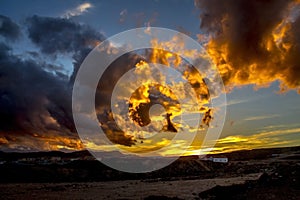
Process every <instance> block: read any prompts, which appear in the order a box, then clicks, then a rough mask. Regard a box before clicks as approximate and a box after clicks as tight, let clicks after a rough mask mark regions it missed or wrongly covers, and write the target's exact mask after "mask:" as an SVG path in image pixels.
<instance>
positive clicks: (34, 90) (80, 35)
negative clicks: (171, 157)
mask: <svg viewBox="0 0 300 200" xmlns="http://www.w3.org/2000/svg"><path fill="white" fill-rule="evenodd" d="M5 19H6V18H5ZM6 20H8V21H10V19H8V18H7V19H6ZM10 22H11V21H10ZM11 23H13V22H11ZM25 25H26V26H27V27H26V28H27V31H28V37H29V39H30V40H31V41H32V42H33V43H34V44H35V45H36V46H37V47H38V48H39V49H40V50H41V53H42V54H44V55H45V56H49V57H50V58H53V57H54V58H55V57H56V56H57V55H59V54H66V55H70V56H71V58H72V59H73V74H71V76H70V77H68V76H65V75H63V74H61V73H60V72H59V71H56V69H60V67H58V66H55V65H52V64H49V63H43V62H41V61H40V60H39V59H35V58H36V57H39V55H35V56H33V57H31V58H32V59H28V58H27V59H24V58H22V59H21V58H20V57H19V56H16V55H14V54H13V49H11V47H9V46H7V44H4V43H0V83H1V84H0V144H1V149H6V148H8V149H22V148H24V147H26V148H27V149H28V150H41V149H44V150H53V149H54V150H55V149H60V148H69V149H73V150H74V149H82V148H83V146H82V143H81V142H80V140H79V137H78V135H77V134H76V129H75V126H74V122H73V118H72V108H71V106H72V103H71V100H72V85H73V82H74V79H75V76H76V73H77V70H78V69H79V67H80V65H81V63H82V62H83V60H84V58H85V57H86V56H87V55H88V53H89V52H90V51H91V50H92V49H93V48H94V47H95V46H96V45H97V44H99V42H100V41H102V40H103V39H104V37H103V36H102V35H101V34H100V33H98V32H96V31H95V30H93V29H92V28H90V27H89V26H86V25H81V24H78V23H75V22H73V21H71V20H69V19H63V18H50V17H40V16H33V17H30V18H27V21H26V24H25ZM7 32H9V31H7ZM125 57H126V58H125V59H121V62H116V63H114V64H113V66H112V67H111V68H110V69H111V70H108V71H107V72H106V75H105V77H106V79H105V81H102V85H101V86H102V87H101V88H100V87H99V89H98V91H97V95H96V96H97V97H100V98H99V99H96V101H97V102H99V103H98V104H97V103H96V107H98V105H103V102H104V104H105V102H107V101H106V99H108V98H109V97H110V96H109V94H107V92H109V91H111V85H112V82H110V81H108V80H110V79H111V80H112V81H113V82H116V79H117V78H118V77H119V76H121V75H122V74H121V73H122V72H123V73H125V71H126V70H128V69H129V68H130V67H132V66H130V63H132V62H131V61H128V60H132V59H131V58H130V56H129V55H127V56H125ZM125 61H126V62H127V63H126V62H125ZM120 66H124V67H121V68H122V70H120V69H121V68H120ZM49 69H50V70H49ZM100 82H101V81H100ZM100 107H101V106H100ZM99 111H100V113H99V115H98V116H99V119H100V122H101V123H105V124H109V127H104V129H105V131H106V133H107V135H108V137H109V138H110V139H111V140H112V141H113V142H115V143H118V144H123V145H127V146H130V145H132V144H134V140H133V139H132V138H131V137H128V136H125V134H124V132H123V131H121V130H118V128H117V127H116V126H115V125H114V124H112V123H111V122H110V121H113V119H111V118H110V117H109V116H110V114H109V112H110V111H109V110H107V109H100V110H99ZM101 120H102V121H101ZM24 138H25V139H24ZM59 146H60V147H59Z"/></svg>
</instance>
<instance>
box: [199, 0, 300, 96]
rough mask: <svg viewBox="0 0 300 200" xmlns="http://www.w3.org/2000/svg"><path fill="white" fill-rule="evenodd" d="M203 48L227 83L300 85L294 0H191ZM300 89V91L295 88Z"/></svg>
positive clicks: (298, 22) (288, 86)
mask: <svg viewBox="0 0 300 200" xmlns="http://www.w3.org/2000/svg"><path fill="white" fill-rule="evenodd" d="M195 4H196V6H197V7H198V8H199V9H200V11H201V15H200V18H201V25H200V28H201V30H202V31H204V32H205V33H208V34H209V35H210V36H211V40H210V41H209V42H208V44H207V51H208V53H209V54H210V56H211V57H212V59H213V61H214V62H215V63H216V64H217V66H218V68H219V70H220V73H221V75H222V78H223V80H224V82H225V84H227V85H233V86H235V85H245V84H255V85H257V86H266V85H268V84H270V83H271V82H273V81H276V80H279V81H280V83H281V86H280V87H281V89H282V90H286V89H298V90H299V86H300V79H299V77H300V62H299V61H300V60H299V55H300V43H299V42H300V34H299V26H300V19H299V9H298V10H297V9H295V8H297V7H298V8H299V2H297V1H293V0H274V1H270V0H251V1H248V0H226V1H222V0H209V1H205V0H196V1H195ZM299 91H300V90H299Z"/></svg>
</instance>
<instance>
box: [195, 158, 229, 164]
mask: <svg viewBox="0 0 300 200" xmlns="http://www.w3.org/2000/svg"><path fill="white" fill-rule="evenodd" d="M200 159H201V160H208V161H212V162H217V163H228V158H214V157H204V158H200Z"/></svg>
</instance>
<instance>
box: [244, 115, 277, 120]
mask: <svg viewBox="0 0 300 200" xmlns="http://www.w3.org/2000/svg"><path fill="white" fill-rule="evenodd" d="M279 116H280V115H277V114H275V115H263V116H254V117H247V118H245V119H244V120H246V121H255V120H262V119H271V118H275V117H279Z"/></svg>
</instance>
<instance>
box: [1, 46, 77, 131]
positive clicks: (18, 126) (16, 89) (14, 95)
mask: <svg viewBox="0 0 300 200" xmlns="http://www.w3.org/2000/svg"><path fill="white" fill-rule="evenodd" d="M8 50H9V48H8V47H7V46H6V45H5V44H0V52H1V57H0V82H1V84H0V118H1V119H0V130H1V131H22V132H23V133H26V132H32V131H34V130H36V131H37V130H41V132H47V131H48V130H47V125H49V126H50V125H51V124H53V125H54V124H55V123H50V121H49V120H51V118H53V119H54V120H57V122H58V124H55V127H56V128H58V127H60V128H61V129H62V130H64V129H66V128H68V129H72V122H71V118H70V117H68V116H67V114H66V112H65V111H64V110H65V109H67V108H68V106H66V104H69V103H70V100H69V98H68V96H70V95H69V93H70V92H69V88H68V79H64V78H62V77H59V76H56V75H55V74H53V73H49V72H46V71H44V68H43V66H41V65H43V64H41V63H36V62H35V61H33V60H25V61H23V60H21V59H19V58H18V57H16V56H14V55H13V54H12V53H11V52H9V51H8ZM44 65H49V64H44ZM54 110H55V111H54ZM57 113H58V114H57ZM60 113H63V114H60ZM62 119H64V120H62ZM53 128H54V126H53ZM73 129H74V128H73Z"/></svg>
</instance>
